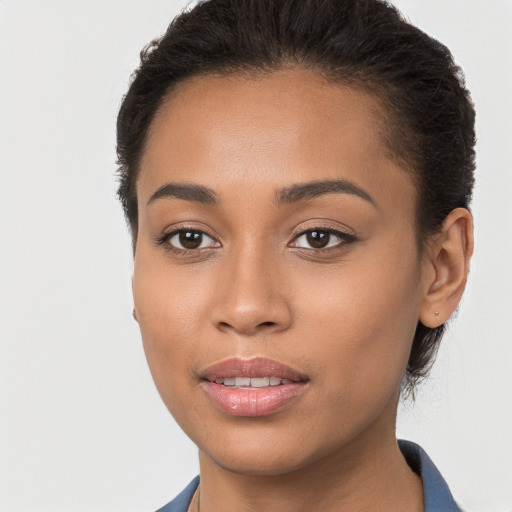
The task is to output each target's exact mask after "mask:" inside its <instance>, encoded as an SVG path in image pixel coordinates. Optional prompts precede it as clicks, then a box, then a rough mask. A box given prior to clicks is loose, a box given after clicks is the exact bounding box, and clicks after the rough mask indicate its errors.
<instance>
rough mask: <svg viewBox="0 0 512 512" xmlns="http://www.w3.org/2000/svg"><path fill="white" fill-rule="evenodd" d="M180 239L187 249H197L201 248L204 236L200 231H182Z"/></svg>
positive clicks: (179, 235)
mask: <svg viewBox="0 0 512 512" xmlns="http://www.w3.org/2000/svg"><path fill="white" fill-rule="evenodd" d="M178 239H179V241H180V244H181V246H182V247H184V248H185V249H197V248H198V247H201V242H202V241H203V234H202V233H199V232H198V231H181V232H180V233H178Z"/></svg>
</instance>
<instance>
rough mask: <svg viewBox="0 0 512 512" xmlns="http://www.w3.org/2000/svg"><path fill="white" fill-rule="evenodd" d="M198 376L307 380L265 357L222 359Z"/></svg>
mask: <svg viewBox="0 0 512 512" xmlns="http://www.w3.org/2000/svg"><path fill="white" fill-rule="evenodd" d="M200 376H201V378H202V379H204V380H209V381H210V382H214V381H215V380H216V379H225V378H235V377H251V378H252V377H277V378H279V379H286V380H291V381H295V382H300V381H307V380H309V379H308V378H307V376H306V375H304V374H302V373H300V372H298V371H297V370H294V369H293V368H291V367H289V366H287V365H285V364H283V363H280V362H278V361H274V360H273V359H268V358H266V357H253V358H250V359H243V358H238V357H235V358H231V359H224V360H223V361H219V362H218V363H215V364H212V365H211V366H208V367H207V368H206V369H205V370H204V371H202V372H200Z"/></svg>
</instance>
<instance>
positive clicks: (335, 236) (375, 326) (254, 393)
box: [133, 70, 424, 475]
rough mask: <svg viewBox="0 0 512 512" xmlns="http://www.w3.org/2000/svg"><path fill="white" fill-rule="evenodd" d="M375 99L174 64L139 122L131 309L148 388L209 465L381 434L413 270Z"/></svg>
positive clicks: (404, 178)
mask: <svg viewBox="0 0 512 512" xmlns="http://www.w3.org/2000/svg"><path fill="white" fill-rule="evenodd" d="M379 112H380V111H379V105H378V103H377V102H376V100H375V99H374V98H372V97H371V96H369V95H367V94H365V93H363V92H361V91H358V90H355V89H351V88H348V87H345V86H341V85H338V84H333V83H329V82H327V81H324V80H322V79H321V78H319V77H317V76H315V75H314V74H312V73H310V72H308V71H300V70H288V71H281V72H276V73H274V74H271V75H269V76H266V77H260V78H254V79H244V78H238V77H228V78H226V77H224V78H217V77H202V78H197V79H194V80H190V81H188V82H186V83H183V84H181V85H180V86H179V87H178V88H177V89H175V90H174V91H173V92H172V94H171V95H170V97H169V98H168V100H167V101H166V103H165V104H164V106H163V107H162V108H161V110H160V111H159V113H158V115H157V116H156V117H155V119H154V121H153V124H152V126H151V130H150V134H149V139H148V144H147V146H146V150H145V153H144V155H143V159H142V164H141V171H140V177H139V180H138V183H137V196H138V204H139V231H138V239H137V244H136V255H135V270H134V276H133V292H134V300H135V308H136V315H137V320H138V322H139V324H140V328H141V332H142V338H143V343H144V349H145V352H146V356H147V359H148V362H149V366H150V369H151V372H152V375H153V378H154V380H155V383H156V386H157V388H158V390H159V392H160V394H161V396H162V399H163V401H164V402H165V404H166V406H167V407H168V409H169V410H170V412H171V413H172V415H173V416H174V417H175V419H176V420H177V422H178V423H179V424H180V426H181V427H182V428H183V430H184V431H185V432H186V433H187V434H188V435H189V437H190V438H191V439H192V440H193V441H194V442H195V443H196V444H197V446H198V447H199V449H200V451H201V454H202V456H203V457H207V458H208V459H209V460H210V461H213V462H214V463H215V464H217V465H218V466H221V467H224V468H228V469H230V470H232V471H235V472H239V473H242V474H260V475H265V474H266V475H275V474H283V473H286V472H290V471H293V470H296V469H298V468H304V467H306V466H308V464H314V463H316V462H318V461H320V460H322V458H325V457H333V456H334V457H335V456H339V457H343V456H345V455H346V454H347V453H349V452H350V450H352V449H353V448H354V447H355V446H357V445H358V444H361V443H362V440H363V439H364V442H365V443H369V442H370V443H371V442H374V441H376V442H378V440H379V439H382V438H383V437H385V436H390V435H392V436H394V417H395V414H396V406H397V400H398V393H399V388H400V383H401V379H402V376H403V373H404V371H405V368H406V365H407V360H408V354H409V351H410V347H411V343H412V339H413V335H414V331H415V328H416V325H417V322H418V317H419V311H420V307H421V302H422V297H423V288H424V285H423V284H422V277H421V276H422V259H421V257H420V255H419V253H418V248H417V243H416V234H415V204H416V196H415V188H414V185H413V183H412V181H411V178H410V177H409V175H408V174H407V173H406V172H405V171H404V170H402V169H401V168H399V167H398V165H397V164H395V163H393V161H392V160H391V159H390V158H389V151H388V150H387V148H386V147H385V146H384V144H383V143H382V141H381V135H380V133H381V128H382V116H381V115H379ZM393 439H394V437H393Z"/></svg>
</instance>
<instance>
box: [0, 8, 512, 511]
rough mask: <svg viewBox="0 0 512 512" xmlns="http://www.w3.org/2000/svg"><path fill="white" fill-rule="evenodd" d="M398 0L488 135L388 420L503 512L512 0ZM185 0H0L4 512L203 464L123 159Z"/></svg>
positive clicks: (75, 501)
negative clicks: (458, 250) (430, 332)
mask: <svg viewBox="0 0 512 512" xmlns="http://www.w3.org/2000/svg"><path fill="white" fill-rule="evenodd" d="M395 3H396V5H397V6H398V7H399V8H401V9H402V10H403V12H404V14H405V15H406V16H407V17H408V18H409V19H410V20H411V21H412V22H414V23H415V24H417V25H419V26H420V27H421V28H422V29H424V30H425V31H427V32H428V33H430V34H431V35H433V36H434V37H437V38H438V39H440V40H441V41H443V42H444V43H445V44H447V45H448V47H449V48H450V49H451V50H452V52H453V53H454V55H455V57H456V60H457V61H458V62H459V63H460V64H461V65H462V67H463V69H464V70H465V73H466V77H467V83H468V85H469V88H470V89H471V91H472V93H473V98H474V101H475V104H476V107H477V112H478V139H479V141H478V171H477V189H476V193H475V199H474V203H473V210H474V215H475V221H476V242H477V248H476V252H475V257H474V260H473V264H472V270H471V276H470V281H469V285H468V289H467V293H466V295H465V298H464V300H463V303H462V305H461V308H460V312H459V315H458V318H457V319H456V320H455V321H454V322H452V328H451V329H450V331H449V333H448V335H447V336H446V338H445V339H444V341H443V345H442V348H441V351H440V353H439V357H438V361H437V363H436V365H435V367H434V370H433V373H432V376H431V378H430V380H429V381H428V383H427V384H425V385H424V386H423V387H422V388H421V389H420V393H419V395H418V397H417V400H416V404H414V405H413V404H410V403H409V404H407V405H405V406H403V407H401V408H400V414H399V422H398V424H399V425H398V434H399V436H400V437H403V438H408V439H412V440H415V441H417V442H419V443H420V444H421V445H422V446H423V447H424V448H425V449H426V450H427V452H428V453H429V454H430V456H431V457H432V458H433V459H434V461H435V462H436V463H437V465H438V467H439V468H440V470H441V472H442V473H443V475H444V476H445V478H446V479H447V481H448V482H449V484H450V486H451V488H452V491H453V493H454V495H455V496H456V497H457V499H458V500H459V501H460V503H461V504H462V505H463V506H464V508H465V509H466V510H467V511H483V512H494V511H507V512H510V511H512V413H511V407H512V405H511V399H510V397H511V392H512V372H511V371H510V366H511V360H512V336H511V334H510V332H509V331H510V329H509V322H510V318H511V316H512V315H511V312H512V301H511V299H510V293H511V290H512V274H511V272H510V266H511V261H512V214H511V203H510V199H509V198H510V194H511V191H512V178H511V176H512V158H511V152H510V149H511V146H512V123H511V122H510V117H511V113H512V94H511V92H512V63H511V61H512V1H510V0H480V1H471V0H401V1H397V2H395ZM184 5H185V3H184V2H183V1H171V0H168V1H163V0H138V1H134V0H131V1H129V0H124V1H121V0H119V1H112V0H88V1H85V0H84V1H79V0H74V1H71V0H66V1H64V0H62V1H59V0H46V1H42V0H41V1H38V0H33V1H29V0H0V511H1V512H64V511H65V512H69V511H74V512H81V511H83V512H103V511H105V512H107V511H108V512H115V511H125V512H130V511H133V512H135V511H137V512H150V511H153V510H155V509H156V508H158V507H159V506H162V505H163V504H164V503H166V502H167V501H169V500H170V499H171V498H172V497H173V496H174V495H175V494H177V492H178V491H180V490H181V489H182V488H183V487H184V486H185V485H186V484H187V483H188V481H189V480H190V479H191V478H192V477H193V476H194V475H195V474H196V472H197V470H198V467H197V462H196V452H195V448H194V446H193V445H192V443H191V442H190V441H189V440H188V439H187V438H186V436H185V435H184V434H183V433H182V432H181V430H180V429H179V427H177V426H176V424H175V423H174V421H173V420H172V418H171V417H170V415H169V414H168V412H167V410H166V409H165V407H164V406H163V404H162V403H161V401H160V399H159V397H158V394H157V392H156V389H155V387H154V385H153V382H152V380H151V377H150V374H149V371H148V369H147V368H146V362H145V359H144V354H143V351H142V347H141V342H140V335H139V332H138V328H137V325H136V323H135V322H134V321H133V320H132V317H131V310H132V299H131V290H130V277H131V272H132V261H131V252H130V240H129V237H128V233H127V230H126V227H125V223H124V220H123V217H122V213H121V208H120V206H119V204H118V203H117V201H116V199H115V192H116V182H115V176H114V175H115V169H116V166H115V152H114V147H115V119H116V112H117V109H118V107H119V104H120V101H121V98H122V95H123V94H124V92H125V91H126V87H127V84H128V78H129V76H130V73H131V71H132V70H133V69H134V68H135V66H136V65H137V63H138V53H139V51H140V49H141V48H142V46H143V45H144V44H146V43H147V42H148V41H149V40H150V39H152V38H153V37H155V36H157V35H159V34H161V33H162V32H163V31H164V29H165V28H166V26H167V24H168V23H169V21H170V20H171V19H172V17H173V16H174V15H175V14H176V13H178V12H179V10H180V9H182V8H183V7H184ZM205 428H207V426H206V427H205Z"/></svg>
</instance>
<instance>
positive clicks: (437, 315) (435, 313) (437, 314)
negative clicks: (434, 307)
mask: <svg viewBox="0 0 512 512" xmlns="http://www.w3.org/2000/svg"><path fill="white" fill-rule="evenodd" d="M434 315H435V316H436V320H439V311H434Z"/></svg>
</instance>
